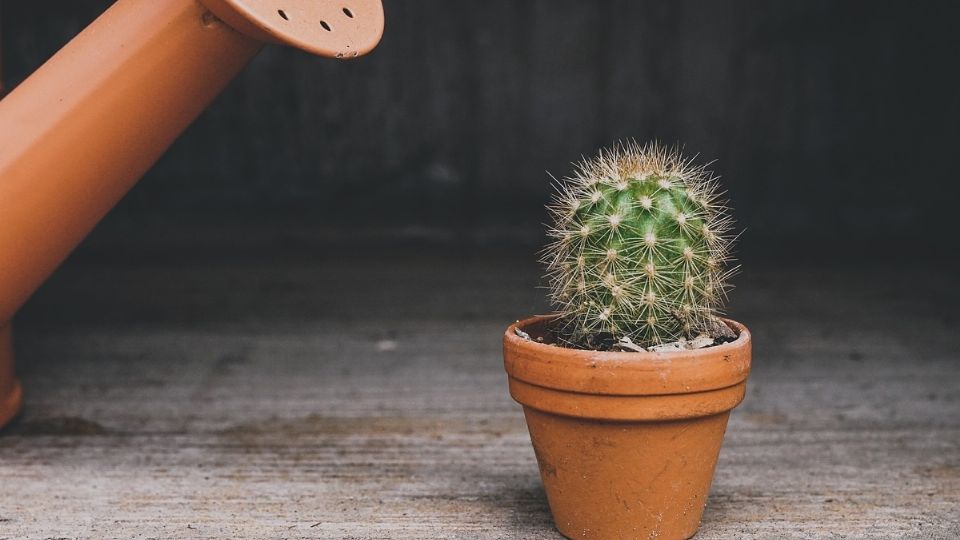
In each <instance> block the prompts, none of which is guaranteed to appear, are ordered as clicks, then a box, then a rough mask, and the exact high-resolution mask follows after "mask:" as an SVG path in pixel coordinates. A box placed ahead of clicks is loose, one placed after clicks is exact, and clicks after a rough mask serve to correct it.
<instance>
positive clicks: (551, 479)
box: [504, 317, 750, 539]
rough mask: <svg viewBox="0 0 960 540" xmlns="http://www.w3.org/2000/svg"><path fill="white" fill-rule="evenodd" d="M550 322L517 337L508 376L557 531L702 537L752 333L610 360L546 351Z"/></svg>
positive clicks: (509, 344)
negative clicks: (710, 343) (726, 340)
mask: <svg viewBox="0 0 960 540" xmlns="http://www.w3.org/2000/svg"><path fill="white" fill-rule="evenodd" d="M549 321H550V318H549V317H536V318H533V319H528V320H526V321H522V322H519V323H517V324H516V325H513V326H511V327H510V328H508V330H507V333H506V334H505V335H504V365H505V367H506V370H507V374H508V375H509V382H510V393H511V395H512V396H513V398H514V399H515V400H517V401H518V402H519V403H520V404H521V405H523V410H524V415H525V417H526V420H527V427H528V429H529V431H530V439H531V442H532V443H533V448H534V451H535V453H536V457H537V463H538V465H539V467H540V476H541V478H542V480H543V485H544V488H545V490H546V493H547V499H548V501H549V504H550V510H551V512H552V513H553V517H554V522H555V523H556V526H557V529H558V530H559V531H560V532H561V533H563V534H564V535H565V536H567V537H569V538H591V539H593V538H601V539H602V538H617V539H620V538H643V539H647V538H658V539H674V538H679V539H685V538H690V537H691V536H693V535H694V534H696V532H697V529H698V528H699V525H700V518H701V516H702V514H703V509H704V506H705V505H706V502H707V496H708V494H709V492H710V483H711V481H712V479H713V473H714V469H715V467H716V463H717V458H718V456H719V454H720V446H721V443H722V442H723V436H724V432H725V431H726V427H727V420H728V418H729V416H730V410H731V409H733V407H735V406H736V405H737V404H738V403H740V401H742V399H743V396H744V393H745V391H746V379H747V376H748V374H749V371H750V333H749V331H748V330H747V329H746V328H745V327H743V326H742V325H740V324H739V323H735V322H732V321H728V324H730V326H731V327H732V328H733V329H734V330H735V331H737V332H738V334H739V337H738V338H737V340H736V341H734V342H731V343H727V344H723V345H719V346H715V347H709V348H706V349H700V350H696V351H683V352H671V353H620V352H615V353H611V352H597V351H583V350H575V349H568V348H564V347H559V346H553V345H548V344H544V343H538V342H536V341H535V339H536V338H537V337H542V336H548V333H549V332H548V323H549ZM518 328H519V329H521V330H523V331H525V332H527V333H528V334H530V335H531V336H532V337H533V338H534V341H531V340H526V339H523V338H520V337H519V336H517V334H516V329H518ZM547 341H549V338H547Z"/></svg>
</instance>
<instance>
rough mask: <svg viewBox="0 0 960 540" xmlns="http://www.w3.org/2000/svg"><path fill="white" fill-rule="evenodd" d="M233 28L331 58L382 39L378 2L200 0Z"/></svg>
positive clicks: (368, 48)
mask: <svg viewBox="0 0 960 540" xmlns="http://www.w3.org/2000/svg"><path fill="white" fill-rule="evenodd" d="M201 3H202V4H203V5H204V7H206V8H207V9H209V10H210V11H211V12H212V13H213V14H214V15H216V16H217V17H218V18H219V19H221V20H223V21H224V22H225V23H227V24H228V25H230V26H231V27H233V28H234V29H235V30H237V31H239V32H241V33H243V34H246V35H248V36H250V37H253V38H255V39H257V40H259V41H263V42H267V43H279V44H283V45H289V46H291V47H296V48H298V49H302V50H304V51H307V52H309V53H313V54H317V55H320V56H327V57H330V58H354V57H357V56H360V55H362V54H366V53H368V52H370V51H371V50H372V49H373V48H374V47H376V45H377V43H379V42H380V37H381V36H382V35H383V24H384V18H383V5H382V4H381V1H380V0H320V1H318V0H201Z"/></svg>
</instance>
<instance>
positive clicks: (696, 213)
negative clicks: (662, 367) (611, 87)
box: [543, 142, 732, 347]
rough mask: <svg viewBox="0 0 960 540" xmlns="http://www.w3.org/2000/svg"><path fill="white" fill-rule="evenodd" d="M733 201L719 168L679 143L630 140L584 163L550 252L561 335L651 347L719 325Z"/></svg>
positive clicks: (562, 192) (565, 191) (560, 195)
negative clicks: (724, 191)
mask: <svg viewBox="0 0 960 540" xmlns="http://www.w3.org/2000/svg"><path fill="white" fill-rule="evenodd" d="M726 209H727V208H726V204H725V202H724V201H723V200H722V199H721V193H720V192H719V191H718V189H717V182H716V178H715V177H714V176H713V175H712V173H710V172H709V171H707V170H706V169H705V168H704V167H703V166H698V165H694V164H692V161H691V160H688V159H685V158H684V157H683V156H681V154H680V152H679V150H677V149H676V148H673V149H668V148H665V147H663V146H661V145H659V144H658V143H649V144H646V145H644V146H640V145H638V144H637V143H635V142H625V143H620V144H618V145H616V146H614V147H613V148H612V149H610V150H601V151H600V153H599V155H598V156H597V157H596V158H594V159H584V160H583V161H582V162H580V163H578V164H576V171H575V174H574V175H573V176H572V177H569V178H565V179H564V180H563V181H562V182H560V183H559V185H558V189H557V193H556V195H555V196H554V199H553V201H552V202H551V204H550V206H549V210H550V213H551V214H552V216H553V220H554V223H553V226H552V227H550V228H549V231H548V234H549V236H550V237H551V239H552V241H551V243H550V244H549V245H548V246H547V247H546V249H545V250H544V257H543V259H544V262H545V263H546V265H547V267H548V272H549V273H548V277H549V280H550V288H551V294H550V297H551V301H552V302H553V303H554V306H555V307H556V308H557V311H559V312H560V314H561V318H560V320H561V321H562V322H563V326H562V327H561V329H560V330H561V338H562V339H563V340H565V341H567V342H568V343H569V344H571V345H573V346H581V347H583V346H588V347H594V346H595V345H591V344H595V343H597V341H598V336H603V335H606V336H607V337H608V338H613V339H615V340H616V339H623V338H629V339H630V340H631V341H632V342H633V343H635V344H637V345H639V346H643V347H647V346H652V345H657V344H661V343H664V342H669V341H674V340H677V339H680V338H690V337H693V336H694V335H696V334H698V333H701V332H703V331H704V330H705V329H706V328H709V327H710V326H711V322H713V321H714V317H715V313H716V312H717V310H718V309H719V308H720V307H721V306H722V303H723V301H724V300H725V299H726V291H727V289H728V284H727V279H728V278H729V277H730V274H731V273H732V271H731V270H728V269H726V264H727V262H728V259H729V250H730V245H731V238H730V236H729V234H728V233H729V232H730V228H731V225H732V221H731V219H730V217H729V216H728V215H727V213H726Z"/></svg>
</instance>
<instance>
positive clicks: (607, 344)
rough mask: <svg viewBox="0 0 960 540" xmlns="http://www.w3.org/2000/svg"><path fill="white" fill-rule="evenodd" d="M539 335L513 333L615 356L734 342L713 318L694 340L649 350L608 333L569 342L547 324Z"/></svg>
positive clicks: (547, 342) (543, 341)
mask: <svg viewBox="0 0 960 540" xmlns="http://www.w3.org/2000/svg"><path fill="white" fill-rule="evenodd" d="M538 330H540V332H537V331H534V330H531V333H529V334H528V333H527V332H524V331H523V330H520V329H517V335H518V336H520V337H522V338H524V339H528V340H532V341H537V342H539V343H546V344H548V345H557V346H559V347H568V348H572V349H582V350H587V351H615V352H670V351H683V350H693V349H703V348H708V347H715V346H717V345H722V344H724V343H729V342H731V341H734V340H736V339H737V334H736V333H734V331H733V330H731V329H730V327H729V326H727V325H726V324H725V323H724V322H723V321H722V320H721V319H720V318H718V317H714V318H712V319H711V320H710V321H708V323H707V327H706V328H704V331H703V332H701V333H700V334H698V335H696V336H692V337H690V338H689V339H688V338H680V339H679V340H676V341H671V342H667V343H660V344H656V345H652V346H649V347H643V346H642V345H639V344H637V343H635V342H633V341H632V340H631V339H630V338H629V337H627V336H624V337H622V338H619V339H618V338H617V337H615V336H614V335H613V334H612V333H610V332H598V333H596V334H592V335H590V336H587V338H585V339H582V340H579V341H573V340H571V339H569V337H568V336H564V335H562V334H561V333H560V330H559V329H558V328H556V325H554V324H549V325H547V326H545V327H544V328H542V329H538Z"/></svg>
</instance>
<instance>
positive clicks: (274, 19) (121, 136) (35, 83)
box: [0, 0, 383, 425]
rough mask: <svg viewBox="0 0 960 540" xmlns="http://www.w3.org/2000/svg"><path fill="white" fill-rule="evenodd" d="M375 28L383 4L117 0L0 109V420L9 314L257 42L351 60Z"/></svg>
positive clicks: (10, 403) (8, 375)
mask: <svg viewBox="0 0 960 540" xmlns="http://www.w3.org/2000/svg"><path fill="white" fill-rule="evenodd" d="M280 4H282V5H280ZM382 31H383V10H382V6H381V5H380V1H379V0H341V1H340V2H337V3H334V2H326V1H324V2H317V1H315V0H314V1H310V0H285V1H282V2H280V1H277V0H203V1H202V2H201V1H198V0H119V1H118V2H116V3H115V4H114V5H113V6H112V7H110V8H109V9H108V10H107V11H106V12H105V13H104V14H103V15H101V16H100V17H99V18H98V19H97V20H96V21H94V22H93V23H92V24H91V25H90V26H89V27H87V28H86V29H85V30H84V31H83V32H81V33H80V34H79V35H78V36H77V37H76V38H74V39H73V40H72V41H71V42H70V43H68V44H67V45H66V46H65V47H64V48H63V49H61V50H60V51H59V52H57V54H56V55H54V56H53V57H52V58H51V59H50V60H49V61H47V62H46V63H45V64H44V65H43V66H41V67H40V68H39V69H38V70H37V71H36V72H35V73H34V74H32V75H31V76H30V77H29V78H27V79H26V80H25V81H24V82H22V83H21V84H20V85H19V86H17V87H16V88H14V89H13V91H11V92H10V93H9V94H8V95H7V96H6V97H4V98H3V99H2V100H0V425H3V424H4V423H6V422H8V421H9V420H10V419H11V418H12V417H13V416H14V415H15V414H16V413H17V411H18V410H19V408H20V403H21V400H22V390H21V387H20V384H19V383H18V381H17V379H16V377H15V374H14V368H13V346H12V330H11V321H12V319H13V316H14V314H15V313H16V311H17V310H18V309H19V308H20V306H22V305H23V303H24V302H26V300H27V299H28V298H29V297H30V295H31V294H32V293H33V292H34V291H35V290H36V289H37V287H39V286H40V285H41V284H42V283H43V281H44V280H46V279H47V277H49V275H50V274H51V273H52V272H53V271H54V270H55V269H56V268H57V266H59V264H60V263H61V262H62V261H63V260H64V259H65V258H66V257H67V255H69V253H70V252H71V251H72V250H73V249H74V247H76V245H77V244H79V243H80V241H81V240H83V238H84V237H85V236H86V235H87V234H88V233H89V231H90V230H91V229H92V228H93V227H94V226H95V225H96V223H97V222H98V221H99V220H100V219H101V218H102V217H103V216H104V215H105V214H106V213H107V212H108V211H109V210H110V209H111V208H112V207H113V206H114V205H115V204H116V203H117V201H119V200H120V199H121V198H122V197H123V195H124V194H125V193H126V192H127V191H128V190H129V189H130V188H131V187H132V186H133V185H134V183H136V181H137V180H138V179H139V178H140V177H141V176H142V175H143V174H144V173H145V172H146V171H147V170H148V169H149V168H150V167H151V166H152V165H153V164H154V163H155V162H156V160H157V159H158V158H159V157H160V156H161V155H162V154H163V152H164V151H165V150H166V149H167V148H168V147H169V146H170V144H172V143H173V141H174V140H175V139H176V137H177V136H178V135H179V134H180V133H181V132H182V131H183V130H184V129H185V128H186V127H187V126H188V125H189V124H190V123H191V122H192V121H193V119H194V118H196V117H197V115H199V114H200V112H201V111H203V109H205V108H206V107H207V105H209V103H210V102H211V101H212V100H213V99H214V98H215V97H216V96H217V95H218V94H219V93H220V92H221V91H222V90H223V89H224V88H225V87H226V86H227V84H228V83H229V82H230V81H231V80H232V79H233V78H234V77H235V76H236V75H237V74H238V73H239V72H240V71H241V70H242V69H243V67H244V66H245V65H246V64H247V63H248V62H249V61H250V59H252V58H253V57H254V55H256V53H257V52H258V51H259V50H260V49H261V47H262V46H263V44H264V43H270V42H276V43H283V44H289V45H293V46H296V47H299V48H301V49H304V50H307V51H309V52H313V53H316V54H319V55H322V56H328V57H334V58H352V57H355V56H359V55H360V54H363V53H365V52H367V51H369V50H370V49H372V48H373V47H374V46H375V45H376V43H377V42H378V41H379V39H380V36H381V35H382Z"/></svg>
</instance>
